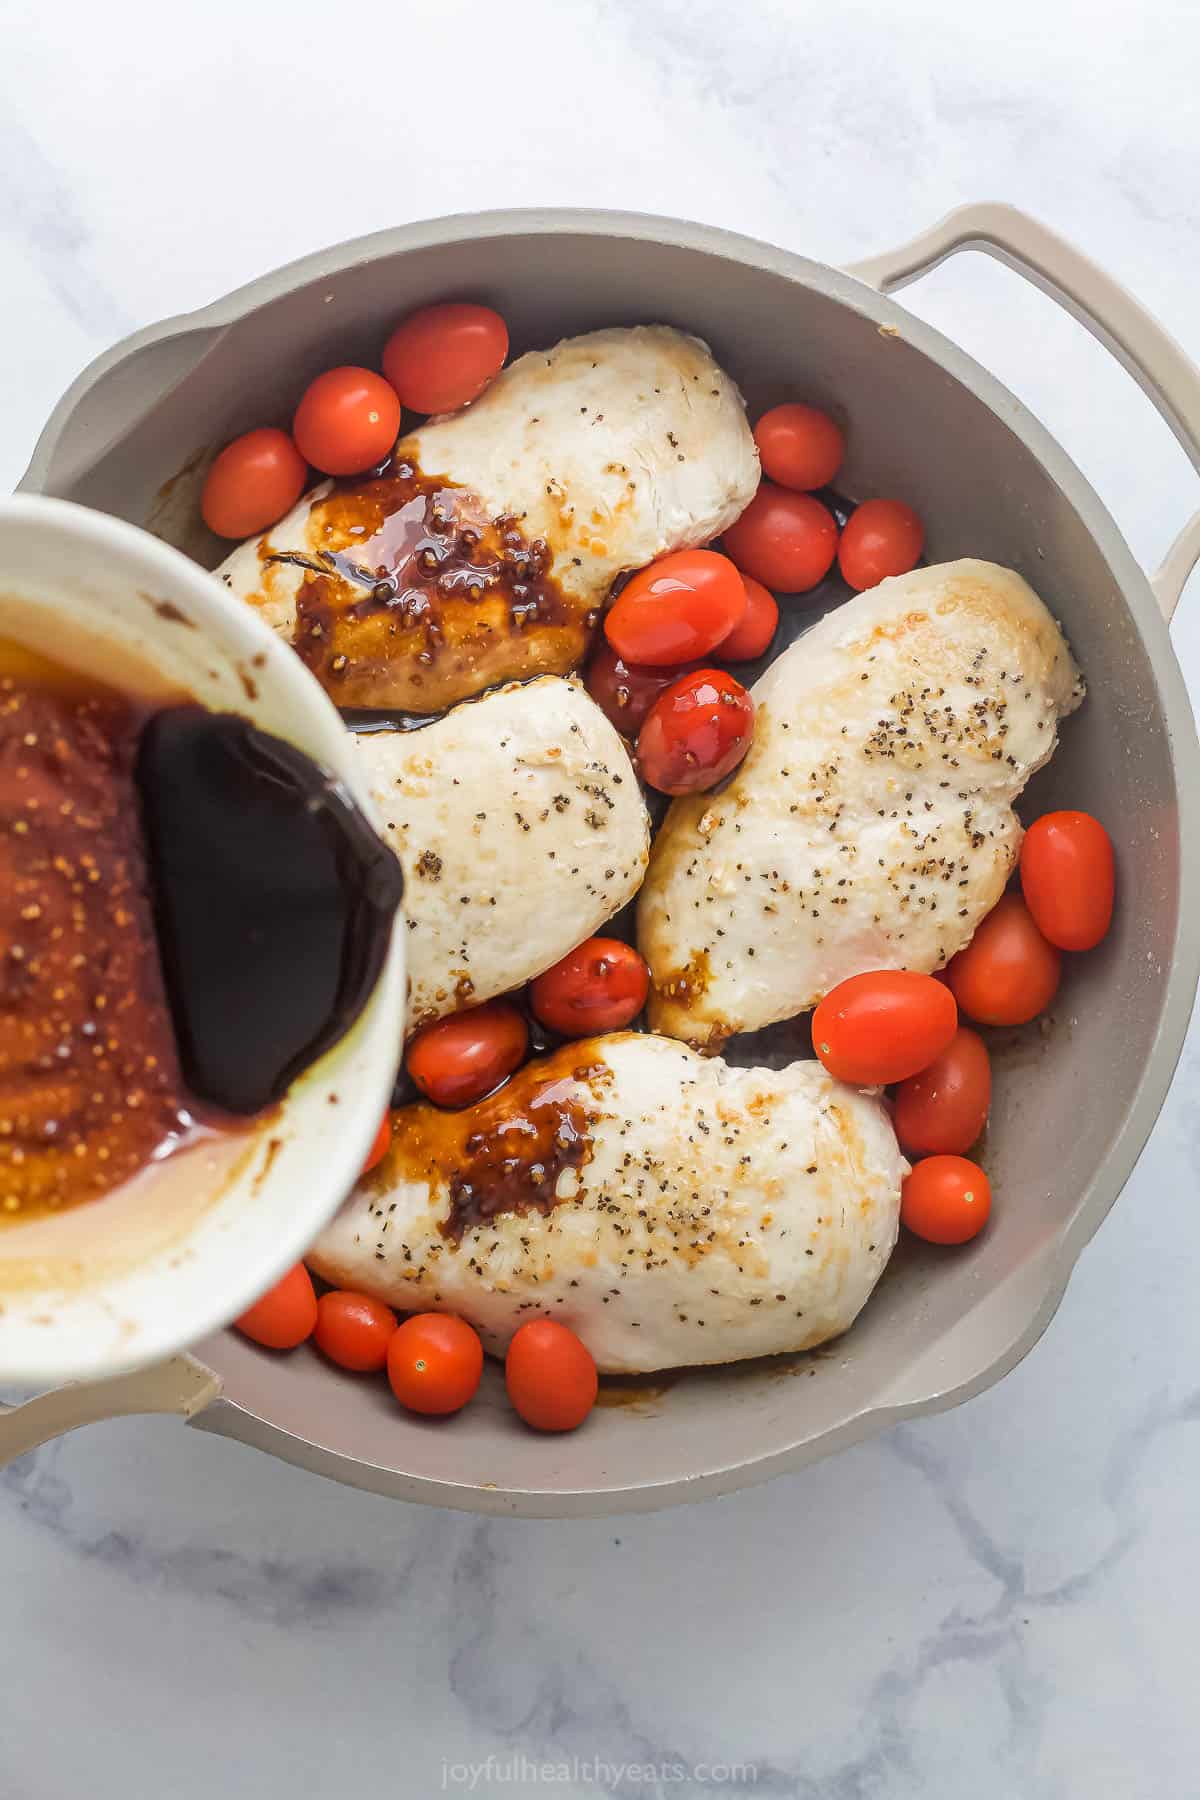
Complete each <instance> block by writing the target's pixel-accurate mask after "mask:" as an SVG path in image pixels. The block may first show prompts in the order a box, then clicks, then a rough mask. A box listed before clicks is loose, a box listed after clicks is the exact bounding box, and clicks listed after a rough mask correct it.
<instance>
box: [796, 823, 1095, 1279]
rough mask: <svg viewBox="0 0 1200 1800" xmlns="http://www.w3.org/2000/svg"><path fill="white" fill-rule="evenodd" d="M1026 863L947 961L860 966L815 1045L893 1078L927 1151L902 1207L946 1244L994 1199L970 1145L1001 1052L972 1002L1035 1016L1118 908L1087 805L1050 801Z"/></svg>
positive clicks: (840, 1062)
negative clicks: (1066, 808) (1072, 957)
mask: <svg viewBox="0 0 1200 1800" xmlns="http://www.w3.org/2000/svg"><path fill="white" fill-rule="evenodd" d="M1020 877H1021V887H1020V892H1017V891H1016V890H1012V891H1010V892H1009V893H1006V894H1005V895H1004V897H1003V898H1002V899H1001V900H1000V902H999V904H998V905H997V906H995V907H994V908H993V910H992V911H991V912H990V913H989V914H988V916H987V917H986V918H985V919H984V920H983V922H982V923H981V924H980V926H979V927H978V929H977V930H976V932H975V935H974V937H973V938H972V939H971V942H970V943H969V944H968V945H967V947H966V949H965V950H960V951H959V953H958V955H957V956H955V957H952V958H951V960H950V962H949V964H948V965H947V967H946V969H945V971H944V974H943V975H941V976H934V975H915V974H911V973H908V972H905V971H902V970H897V969H889V970H879V971H877V972H875V973H872V974H867V975H854V976H852V977H851V978H850V979H849V980H848V981H843V982H841V983H840V984H839V985H838V986H837V987H836V988H834V989H833V990H832V992H831V993H829V994H827V995H826V996H825V998H824V1000H822V1002H821V1004H820V1005H819V1006H818V1007H817V1009H816V1011H815V1012H814V1013H813V1022H812V1033H813V1048H814V1049H815V1050H816V1053H817V1055H818V1056H819V1058H820V1059H821V1061H822V1062H823V1063H824V1065H825V1067H826V1068H827V1069H828V1070H829V1072H830V1074H831V1075H835V1076H837V1077H838V1078H839V1079H840V1080H842V1081H849V1082H852V1083H854V1084H855V1085H856V1086H860V1087H871V1086H892V1087H893V1088H894V1093H893V1101H892V1116H893V1122H894V1124H895V1128H896V1136H897V1138H898V1139H899V1141H900V1144H901V1147H902V1148H903V1149H904V1150H905V1152H906V1153H907V1154H908V1155H909V1156H911V1157H916V1158H919V1159H920V1160H919V1161H917V1162H916V1164H915V1166H914V1168H913V1171H912V1173H911V1174H910V1175H909V1176H908V1178H907V1180H906V1181H905V1183H904V1190H903V1195H902V1199H901V1207H900V1217H901V1219H902V1220H903V1222H904V1224H905V1225H907V1226H908V1228H909V1230H910V1231H912V1232H914V1233H915V1234H916V1235H917V1236H918V1237H922V1238H925V1239H927V1240H928V1241H929V1242H930V1243H934V1244H963V1243H966V1241H967V1240H968V1238H972V1237H974V1236H975V1235H976V1233H977V1232H979V1231H981V1230H982V1229H983V1227H984V1225H986V1223H987V1219H988V1214H989V1212H990V1211H991V1204H992V1190H991V1185H990V1183H989V1181H988V1178H987V1176H986V1175H985V1174H984V1172H983V1170H982V1169H981V1168H980V1166H979V1164H978V1163H976V1162H972V1161H970V1160H969V1159H968V1158H967V1157H966V1156H965V1155H964V1154H963V1152H964V1151H967V1150H970V1149H971V1148H972V1146H973V1145H974V1144H975V1143H976V1142H977V1140H978V1138H979V1136H980V1134H981V1132H982V1131H983V1128H984V1125H985V1124H986V1123H987V1116H988V1110H989V1108H990V1106H991V1097H992V1072H991V1063H990V1061H989V1058H988V1052H987V1046H986V1045H985V1043H984V1041H983V1039H982V1038H981V1037H980V1036H979V1033H978V1032H976V1031H972V1030H971V1028H970V1027H969V1026H967V1025H963V1024H961V1023H960V1015H965V1016H966V1017H967V1018H969V1019H972V1020H973V1021H974V1022H975V1023H976V1024H979V1025H1024V1024H1027V1023H1028V1021H1029V1020H1030V1019H1034V1018H1036V1017H1037V1016H1038V1014H1039V1013H1042V1012H1044V1011H1045V1010H1046V1008H1047V1007H1048V1006H1049V1005H1050V1002H1051V1001H1052V1000H1053V998H1054V996H1055V994H1056V993H1057V992H1058V984H1059V980H1060V978H1061V974H1062V952H1063V951H1064V950H1071V951H1079V950H1091V949H1093V948H1094V947H1095V946H1096V945H1097V944H1098V943H1099V942H1100V940H1101V939H1102V938H1103V937H1104V935H1105V933H1106V932H1107V931H1108V928H1109V924H1110V922H1111V920H1112V909H1113V888H1114V870H1113V850H1112V844H1111V841H1110V839H1109V836H1108V833H1107V832H1106V831H1105V829H1104V827H1103V825H1101V824H1100V823H1099V821H1098V820H1096V819H1093V818H1092V817H1091V816H1090V814H1088V813H1082V812H1055V813H1046V814H1045V815H1044V816H1043V817H1042V818H1040V819H1038V820H1037V821H1036V823H1035V824H1033V825H1031V826H1030V828H1029V830H1028V831H1027V832H1026V834H1025V840H1024V842H1023V844H1022V846H1021V861H1020Z"/></svg>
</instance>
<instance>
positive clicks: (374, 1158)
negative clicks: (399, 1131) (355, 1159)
mask: <svg viewBox="0 0 1200 1800" xmlns="http://www.w3.org/2000/svg"><path fill="white" fill-rule="evenodd" d="M391 1147H392V1120H391V1115H390V1114H389V1113H384V1115H383V1119H382V1120H381V1122H380V1126H379V1130H378V1131H377V1132H376V1133H375V1141H374V1143H373V1144H372V1145H371V1148H370V1149H369V1150H368V1151H367V1160H366V1162H365V1163H364V1164H363V1166H362V1172H363V1174H364V1175H366V1174H367V1173H368V1172H369V1171H370V1170H371V1169H373V1168H375V1166H376V1164H377V1163H381V1162H382V1161H383V1159H384V1157H385V1156H386V1155H387V1153H388V1151H389V1150H390V1149H391Z"/></svg>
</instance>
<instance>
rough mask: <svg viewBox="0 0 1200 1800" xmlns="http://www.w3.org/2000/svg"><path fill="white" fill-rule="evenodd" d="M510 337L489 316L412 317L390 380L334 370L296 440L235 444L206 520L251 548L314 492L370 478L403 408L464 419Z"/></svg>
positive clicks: (304, 399)
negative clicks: (324, 483) (334, 479)
mask: <svg viewBox="0 0 1200 1800" xmlns="http://www.w3.org/2000/svg"><path fill="white" fill-rule="evenodd" d="M507 355H508V327H507V326H506V325H505V323H504V320H503V319H502V318H501V317H500V315H499V313H497V312H493V311H492V309H491V307H489V306H471V305H468V304H465V303H462V302H448V303H445V304H442V305H439V306H424V307H422V308H421V309H420V311H419V312H415V313H410V314H409V316H408V318H406V319H403V320H402V321H401V322H400V324H399V325H397V327H396V329H395V330H394V331H393V332H392V334H391V336H390V337H389V338H388V341H387V343H386V344H385V346H384V351H383V374H382V375H379V374H377V373H376V372H375V370H374V369H363V368H359V367H357V366H356V365H352V364H346V365H343V366H342V367H340V368H336V369H327V370H326V371H325V373H324V374H323V375H318V376H317V378H316V380H315V381H312V382H310V383H309V385H308V387H307V388H306V389H305V390H304V393H303V395H302V396H301V400H300V404H299V406H298V407H297V408H296V412H295V416H294V417H293V419H292V429H291V431H290V433H289V432H286V431H279V430H277V429H275V428H273V427H266V426H264V427H262V428H261V429H259V430H257V431H247V432H245V433H243V435H242V436H241V437H239V438H235V439H234V440H233V442H232V443H231V444H227V445H226V446H225V448H224V449H223V450H222V451H221V453H220V455H219V456H218V457H217V458H216V460H215V461H214V463H213V465H212V467H211V468H210V470H209V472H208V476H207V479H206V480H205V483H204V491H203V494H202V496H201V500H200V511H201V513H202V514H203V517H204V522H205V524H206V525H207V526H208V528H209V530H210V531H213V532H215V533H216V534H217V536H218V537H227V538H246V537H253V536H254V534H255V533H256V532H259V531H267V530H269V529H270V527H271V526H272V525H277V524H278V523H279V521H280V519H282V518H283V516H284V514H285V513H288V512H290V511H291V509H292V507H293V506H295V504H296V502H297V500H299V498H300V496H301V494H302V493H303V492H304V490H305V488H306V487H307V485H308V482H309V471H310V469H313V470H316V471H317V473H318V474H321V475H361V474H362V473H363V472H364V471H365V470H367V469H373V468H376V467H377V466H378V465H379V464H380V463H381V462H383V461H384V459H385V458H386V457H387V456H389V455H390V453H391V450H392V446H393V445H394V444H395V442H396V439H397V438H398V437H399V435H400V414H401V409H402V408H403V407H408V408H409V410H410V411H412V412H418V413H442V412H456V411H457V410H458V408H459V407H461V406H466V405H468V404H469V403H470V401H472V400H477V399H478V398H479V395H480V394H482V392H483V390H484V388H485V387H487V385H488V383H489V382H490V381H491V380H492V379H493V378H494V377H495V376H496V375H498V374H499V372H500V370H501V369H502V368H503V367H504V361H505V358H506V357H507Z"/></svg>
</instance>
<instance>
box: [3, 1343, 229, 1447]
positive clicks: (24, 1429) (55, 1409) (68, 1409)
mask: <svg viewBox="0 0 1200 1800" xmlns="http://www.w3.org/2000/svg"><path fill="white" fill-rule="evenodd" d="M220 1392H221V1379H220V1376H218V1375H214V1374H213V1372H212V1370H211V1369H206V1368H205V1366H204V1364H203V1363H200V1362H197V1361H196V1360H195V1358H194V1357H191V1356H172V1357H171V1358H169V1360H168V1361H166V1362H161V1363H155V1364H153V1365H152V1366H151V1367H150V1368H148V1369H135V1370H134V1372H133V1374H132V1375H113V1376H111V1377H110V1378H109V1379H108V1380H107V1381H90V1382H72V1383H70V1385H69V1386H67V1387H60V1388H53V1389H52V1390H51V1391H50V1392H49V1393H48V1394H38V1395H37V1396H36V1397H35V1398H34V1399H32V1400H26V1401H25V1402H24V1404H23V1405H21V1406H0V1468H3V1467H4V1465H5V1463H10V1462H15V1461H16V1459H17V1458H18V1457H19V1456H25V1455H27V1454H28V1452H29V1451H30V1450H36V1449H37V1447H38V1445H39V1444H46V1443H49V1441H50V1439H51V1438H56V1437H62V1435H63V1433H64V1432H67V1431H74V1430H75V1428H76V1427H77V1426H79V1425H93V1424H96V1423H97V1422H98V1421H99V1420H101V1419H119V1418H122V1417H124V1416H125V1415H126V1414H129V1413H178V1414H179V1415H180V1417H181V1418H184V1419H191V1418H193V1417H194V1416H195V1414H196V1413H198V1412H201V1411H202V1410H203V1409H204V1407H206V1406H208V1405H209V1403H210V1402H211V1401H213V1400H215V1399H216V1398H217V1396H218V1394H219V1393H220Z"/></svg>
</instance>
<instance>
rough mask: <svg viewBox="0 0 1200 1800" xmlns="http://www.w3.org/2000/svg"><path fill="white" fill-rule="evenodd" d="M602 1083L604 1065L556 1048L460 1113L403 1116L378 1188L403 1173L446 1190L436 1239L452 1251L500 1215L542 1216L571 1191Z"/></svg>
mask: <svg viewBox="0 0 1200 1800" xmlns="http://www.w3.org/2000/svg"><path fill="white" fill-rule="evenodd" d="M610 1079H611V1074H610V1071H609V1069H608V1067H607V1065H606V1064H604V1063H592V1064H589V1063H587V1062H585V1061H581V1059H580V1047H579V1046H578V1045H576V1044H564V1045H563V1046H562V1048H561V1049H560V1050H557V1051H556V1052H555V1053H554V1054H553V1055H552V1056H549V1057H545V1058H543V1059H542V1060H540V1061H538V1062H536V1063H528V1064H526V1066H525V1068H523V1069H521V1070H520V1071H519V1072H518V1073H517V1074H516V1075H514V1076H513V1077H512V1079H511V1080H510V1081H508V1082H506V1083H505V1084H504V1086H503V1087H502V1088H499V1089H498V1090H497V1091H496V1093H495V1094H494V1095H492V1096H491V1097H490V1098H489V1099H487V1100H481V1101H480V1102H479V1103H478V1104H477V1105H475V1106H472V1107H469V1108H467V1109H466V1110H465V1111H464V1112H442V1111H439V1109H438V1108H437V1107H434V1106H429V1105H427V1104H421V1105H416V1106H406V1107H403V1108H402V1109H401V1110H400V1111H399V1112H397V1113H396V1114H395V1118H394V1138H393V1145H392V1150H391V1152H390V1154H389V1157H388V1159H387V1162H386V1163H385V1164H384V1165H383V1167H384V1169H385V1171H386V1179H387V1180H388V1181H389V1182H394V1181H395V1178H396V1176H397V1174H398V1173H399V1172H400V1171H403V1173H404V1176H405V1177H406V1178H407V1179H409V1180H413V1181H427V1182H428V1183H429V1185H430V1187H431V1188H434V1189H436V1188H444V1189H446V1190H447V1191H448V1192H449V1196H450V1207H449V1211H448V1213H447V1216H446V1218H445V1219H444V1220H443V1221H442V1224H441V1232H442V1235H443V1237H445V1238H448V1239H449V1240H450V1241H451V1242H454V1243H457V1242H458V1241H459V1240H460V1239H461V1238H462V1237H463V1236H464V1235H465V1234H466V1233H467V1232H469V1231H473V1230H476V1229H478V1228H480V1227H482V1226H486V1225H488V1224H489V1223H491V1222H492V1221H493V1220H494V1219H496V1218H498V1217H499V1216H500V1215H502V1214H506V1213H527V1212H541V1213H549V1212H551V1211H552V1210H553V1209H554V1207H555V1206H557V1205H558V1204H560V1202H562V1201H566V1200H570V1199H573V1198H574V1197H575V1195H576V1194H577V1193H578V1191H579V1185H580V1183H579V1179H578V1177H579V1172H580V1171H581V1170H582V1169H583V1168H584V1167H585V1166H586V1165H587V1163H588V1161H589V1160H590V1157H591V1118H590V1107H589V1102H590V1100H592V1099H593V1098H597V1097H598V1096H599V1094H600V1092H601V1089H602V1087H603V1085H604V1084H605V1083H606V1082H607V1081H609V1080H610Z"/></svg>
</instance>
